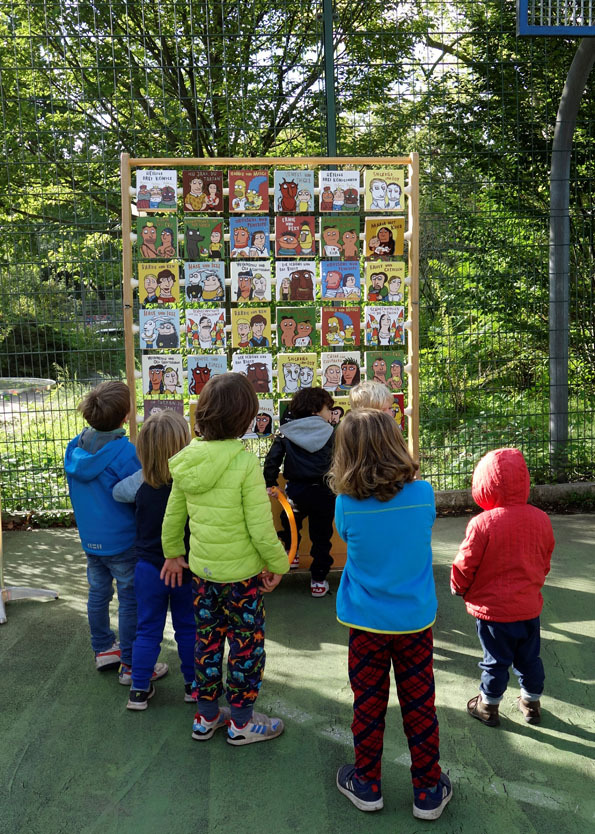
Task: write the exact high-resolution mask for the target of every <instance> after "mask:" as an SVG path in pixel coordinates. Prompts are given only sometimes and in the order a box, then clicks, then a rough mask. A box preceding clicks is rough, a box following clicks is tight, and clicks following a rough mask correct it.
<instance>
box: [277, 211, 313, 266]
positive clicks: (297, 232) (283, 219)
mask: <svg viewBox="0 0 595 834" xmlns="http://www.w3.org/2000/svg"><path fill="white" fill-rule="evenodd" d="M275 254H276V255H277V257H278V258H313V257H314V256H315V255H316V239H315V225H314V217H312V216H308V217H306V216H305V215H300V216H279V215H277V217H275Z"/></svg>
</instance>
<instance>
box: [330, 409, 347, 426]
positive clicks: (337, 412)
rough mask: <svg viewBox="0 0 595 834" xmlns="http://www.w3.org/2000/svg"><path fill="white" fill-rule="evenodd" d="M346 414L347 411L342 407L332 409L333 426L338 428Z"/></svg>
mask: <svg viewBox="0 0 595 834" xmlns="http://www.w3.org/2000/svg"><path fill="white" fill-rule="evenodd" d="M344 414H345V409H344V408H342V407H341V406H340V405H336V406H335V407H334V408H331V419H330V420H329V423H330V424H331V426H338V425H339V423H340V422H341V417H343V416H344Z"/></svg>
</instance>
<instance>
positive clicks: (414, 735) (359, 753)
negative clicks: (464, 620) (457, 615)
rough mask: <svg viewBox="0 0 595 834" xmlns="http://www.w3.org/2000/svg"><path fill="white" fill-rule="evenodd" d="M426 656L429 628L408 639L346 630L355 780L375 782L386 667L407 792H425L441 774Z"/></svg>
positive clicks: (429, 657)
mask: <svg viewBox="0 0 595 834" xmlns="http://www.w3.org/2000/svg"><path fill="white" fill-rule="evenodd" d="M432 651H433V638H432V629H431V628H427V629H425V630H424V631H418V632H415V633H414V634H376V633H372V632H370V631H360V630H359V629H355V628H352V629H350V631H349V680H350V682H351V689H352V690H353V723H352V725H351V730H352V732H353V745H354V747H355V767H356V776H357V778H358V779H362V780H370V779H380V774H381V760H382V745H383V737H384V725H385V720H384V719H385V715H386V708H387V705H388V693H389V689H390V671H391V664H392V666H393V667H394V671H395V680H396V683H397V695H398V697H399V704H400V705H401V714H402V717H403V728H404V730H405V735H406V736H407V743H408V744H409V750H410V753H411V779H412V782H413V787H414V788H428V787H433V786H434V785H436V784H437V783H438V780H439V779H440V773H441V770H440V764H439V759H440V751H439V737H438V719H437V718H436V710H435V708H434V670H433V655H432Z"/></svg>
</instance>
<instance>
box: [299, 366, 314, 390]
mask: <svg viewBox="0 0 595 834" xmlns="http://www.w3.org/2000/svg"><path fill="white" fill-rule="evenodd" d="M313 379H314V369H313V368H309V367H308V366H307V365H303V366H302V367H301V368H300V388H311V387H312V380H313Z"/></svg>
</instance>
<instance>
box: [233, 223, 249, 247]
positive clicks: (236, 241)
mask: <svg viewBox="0 0 595 834" xmlns="http://www.w3.org/2000/svg"><path fill="white" fill-rule="evenodd" d="M249 242H250V232H249V231H248V229H246V228H245V227H244V226H236V228H235V229H234V230H233V247H234V249H245V248H246V246H248V243H249Z"/></svg>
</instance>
